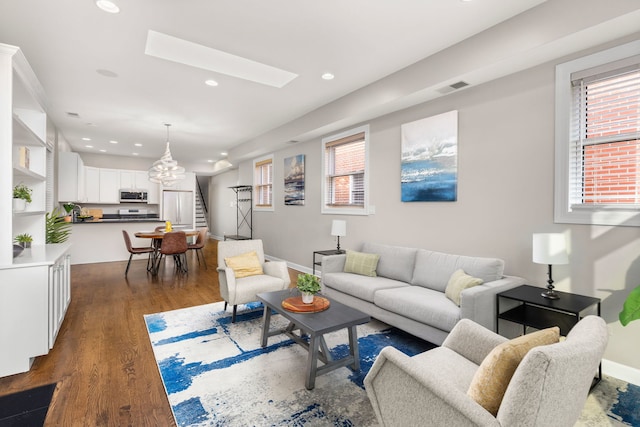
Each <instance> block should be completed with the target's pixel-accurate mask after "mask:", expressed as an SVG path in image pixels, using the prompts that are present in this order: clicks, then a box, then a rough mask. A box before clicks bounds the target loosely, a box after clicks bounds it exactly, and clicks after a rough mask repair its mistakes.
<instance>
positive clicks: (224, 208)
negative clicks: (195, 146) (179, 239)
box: [209, 169, 251, 239]
mask: <svg viewBox="0 0 640 427" xmlns="http://www.w3.org/2000/svg"><path fill="white" fill-rule="evenodd" d="M248 182H249V183H250V182H251V181H248ZM238 184H240V183H239V182H238V170H237V169H234V170H231V171H229V172H225V173H223V174H220V175H217V176H216V177H212V178H211V179H210V181H209V229H210V231H209V233H210V234H211V235H213V236H215V237H216V238H217V239H222V238H223V236H224V235H229V234H236V206H235V200H236V196H235V193H234V192H233V190H231V189H230V188H229V187H233V186H234V185H238Z"/></svg>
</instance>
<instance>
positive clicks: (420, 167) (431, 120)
mask: <svg viewBox="0 0 640 427" xmlns="http://www.w3.org/2000/svg"><path fill="white" fill-rule="evenodd" d="M401 132H402V159H401V181H400V182H401V184H400V185H401V193H402V201H403V202H454V201H456V200H457V193H458V111H457V110H454V111H449V112H447V113H442V114H439V115H437V116H433V117H428V118H426V119H421V120H416V121H415V122H411V123H405V124H403V125H402V126H401Z"/></svg>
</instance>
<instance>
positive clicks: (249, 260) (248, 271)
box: [224, 251, 264, 279]
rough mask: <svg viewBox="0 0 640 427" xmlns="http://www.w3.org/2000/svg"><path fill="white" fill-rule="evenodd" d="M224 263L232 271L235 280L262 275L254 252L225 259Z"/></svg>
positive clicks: (260, 266)
mask: <svg viewBox="0 0 640 427" xmlns="http://www.w3.org/2000/svg"><path fill="white" fill-rule="evenodd" d="M224 262H225V264H227V267H229V268H231V269H232V270H233V274H234V275H235V276H236V279H240V278H242V277H248V276H255V275H258V274H264V273H263V272H262V265H260V260H259V259H258V254H257V253H256V251H252V252H247V253H246V254H240V255H236V256H232V257H229V258H225V259H224Z"/></svg>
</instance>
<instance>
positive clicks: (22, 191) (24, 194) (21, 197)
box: [13, 183, 33, 212]
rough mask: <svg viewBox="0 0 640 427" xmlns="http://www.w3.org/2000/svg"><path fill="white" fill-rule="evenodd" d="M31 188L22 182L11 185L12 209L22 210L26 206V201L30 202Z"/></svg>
mask: <svg viewBox="0 0 640 427" xmlns="http://www.w3.org/2000/svg"><path fill="white" fill-rule="evenodd" d="M32 192H33V190H32V189H31V188H29V187H27V186H26V185H24V184H22V183H21V184H18V185H16V186H15V187H13V210H14V211H16V212H22V211H23V210H25V209H26V208H27V203H31V193H32Z"/></svg>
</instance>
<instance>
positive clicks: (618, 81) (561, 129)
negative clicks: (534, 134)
mask: <svg viewBox="0 0 640 427" xmlns="http://www.w3.org/2000/svg"><path fill="white" fill-rule="evenodd" d="M638 51H640V42H633V43H629V44H626V45H623V46H619V47H617V48H614V49H609V50H607V51H604V52H600V53H598V54H594V55H591V56H588V57H585V58H581V59H578V60H575V61H572V62H569V63H566V64H561V65H559V66H558V67H557V69H556V201H555V204H556V206H555V218H556V222H569V223H581V224H603V225H635V226H640V55H637V52H638Z"/></svg>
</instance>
